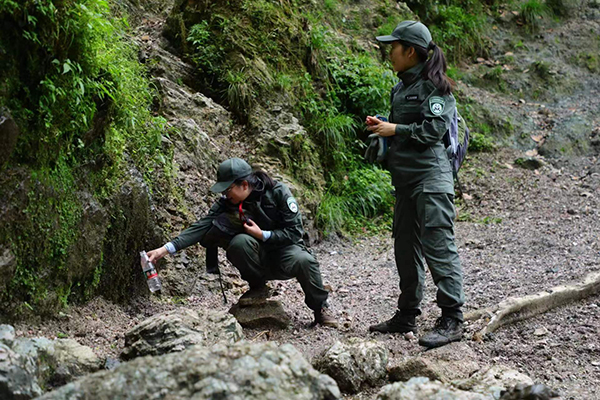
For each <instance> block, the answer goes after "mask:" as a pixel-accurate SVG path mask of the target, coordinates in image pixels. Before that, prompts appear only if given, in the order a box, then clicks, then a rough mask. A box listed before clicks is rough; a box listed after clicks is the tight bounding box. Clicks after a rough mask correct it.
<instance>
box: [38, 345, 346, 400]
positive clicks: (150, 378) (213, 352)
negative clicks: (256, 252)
mask: <svg viewBox="0 0 600 400" xmlns="http://www.w3.org/2000/svg"><path fill="white" fill-rule="evenodd" d="M124 382H127V384H126V385H124V384H123V383H124ZM159 393H161V394H165V395H166V394H168V397H169V398H170V399H191V398H194V399H216V398H221V399H247V400H263V399H307V400H308V399H315V400H319V399H323V400H330V399H337V398H339V397H340V392H339V389H338V387H337V385H336V383H335V381H334V380H333V379H331V378H330V377H328V376H327V375H324V374H321V373H319V372H318V371H316V370H315V369H314V368H313V367H312V366H311V365H310V364H309V363H308V362H307V361H306V360H305V359H304V357H303V356H302V354H300V352H298V350H296V348H294V347H293V346H292V345H289V344H284V345H282V346H277V345H276V344H275V343H272V342H271V343H245V342H240V343H235V344H228V345H226V344H217V345H215V346H213V347H212V348H207V347H203V346H193V347H191V348H189V349H187V350H184V351H182V352H180V353H176V354H165V355H162V356H148V357H143V358H137V359H135V360H132V361H130V362H127V363H123V364H121V365H119V366H118V367H117V368H115V369H114V370H112V371H101V372H97V373H95V374H92V375H89V376H87V377H85V378H82V379H80V380H78V381H76V382H73V383H70V384H68V385H66V386H63V387H62V388H59V389H57V390H55V391H53V392H50V393H47V394H46V395H44V396H42V397H41V399H44V400H50V399H53V400H62V399H72V398H75V397H78V398H90V399H91V398H93V399H95V400H104V399H106V400H109V399H116V398H119V399H128V400H136V399H140V400H142V399H148V398H154V397H156V396H157V395H159Z"/></svg>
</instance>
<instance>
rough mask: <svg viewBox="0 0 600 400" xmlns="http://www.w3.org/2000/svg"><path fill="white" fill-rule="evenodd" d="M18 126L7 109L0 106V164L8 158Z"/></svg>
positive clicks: (15, 139) (17, 134) (17, 135)
mask: <svg viewBox="0 0 600 400" xmlns="http://www.w3.org/2000/svg"><path fill="white" fill-rule="evenodd" d="M18 137H19V128H18V127H17V124H16V123H15V121H14V120H13V119H12V117H11V116H10V114H9V112H8V110H6V109H4V108H0V166H2V165H3V164H4V163H5V162H7V161H8V159H9V158H10V155H11V153H12V152H13V150H14V149H15V146H16V144H17V138H18Z"/></svg>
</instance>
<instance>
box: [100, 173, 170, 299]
mask: <svg viewBox="0 0 600 400" xmlns="http://www.w3.org/2000/svg"><path fill="white" fill-rule="evenodd" d="M106 209H107V215H108V216H109V217H108V218H107V220H108V229H107V231H106V234H105V237H106V240H105V242H104V248H103V264H102V268H103V271H102V272H103V274H102V278H101V280H100V285H99V292H101V293H102V295H103V296H104V297H105V298H107V299H108V300H113V301H123V300H126V299H128V298H131V297H132V296H135V295H140V294H147V293H148V287H147V285H146V282H145V279H144V276H143V274H142V273H141V268H140V258H139V253H138V251H139V250H140V249H144V248H156V247H158V246H160V245H162V244H164V237H163V235H162V233H161V232H160V229H158V228H157V226H156V222H155V219H154V217H153V212H154V209H153V206H152V199H151V196H150V192H149V189H148V186H147V185H146V183H145V182H144V179H143V177H142V174H141V173H140V172H139V171H138V170H137V169H135V168H130V169H129V170H128V171H126V172H125V177H124V179H123V182H122V183H121V187H120V189H119V191H117V192H116V193H115V194H114V195H113V196H112V197H111V198H110V200H109V205H108V206H107V207H106ZM157 269H158V273H159V275H160V273H161V269H160V266H159V267H158V268H157ZM163 290H165V285H163ZM166 290H167V291H168V288H166Z"/></svg>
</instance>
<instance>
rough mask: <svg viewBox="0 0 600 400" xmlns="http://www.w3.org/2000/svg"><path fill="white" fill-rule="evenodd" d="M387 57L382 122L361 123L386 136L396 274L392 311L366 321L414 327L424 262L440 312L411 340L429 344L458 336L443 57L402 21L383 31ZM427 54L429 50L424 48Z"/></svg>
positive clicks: (449, 100)
mask: <svg viewBox="0 0 600 400" xmlns="http://www.w3.org/2000/svg"><path fill="white" fill-rule="evenodd" d="M377 40H378V41H379V42H381V43H387V44H391V49H390V59H391V62H392V66H393V68H394V71H395V72H397V73H398V77H399V78H400V82H399V83H398V85H396V86H395V87H394V89H393V90H392V107H391V114H390V118H389V120H390V122H383V121H380V120H379V119H377V118H375V117H370V116H369V117H367V120H366V124H367V129H368V130H370V131H372V132H374V133H376V134H378V135H380V136H383V137H388V138H389V141H390V148H389V150H388V152H387V154H386V159H385V161H386V163H387V168H388V169H389V171H390V172H391V175H392V184H393V185H394V187H395V188H396V205H395V208H394V225H393V237H394V253H395V256H396V266H397V268H398V273H399V275H400V291H401V293H400V298H399V299H398V310H397V311H396V314H395V315H394V316H393V317H392V318H391V319H390V320H387V321H385V322H382V323H380V324H377V325H373V326H371V327H370V330H371V331H377V332H400V333H405V332H409V331H412V332H415V331H416V323H415V317H416V316H418V315H420V314H421V310H420V309H419V305H420V303H421V300H422V299H423V283H424V282H423V281H424V279H425V264H424V261H425V260H426V261H427V265H428V266H429V269H430V271H431V275H432V277H433V281H434V282H435V284H436V286H437V305H438V306H439V307H440V308H441V310H442V316H441V317H440V318H439V319H438V320H437V321H436V323H435V326H434V328H433V330H432V331H431V332H430V333H428V334H427V335H425V336H424V337H421V339H420V340H419V344H421V345H422V346H426V347H429V348H432V347H438V346H443V345H445V344H447V343H450V342H454V341H459V340H460V339H461V338H462V334H463V326H462V325H463V314H462V311H461V306H462V305H463V303H464V293H463V288H462V282H463V280H462V269H461V265H460V260H459V257H458V252H457V248H456V244H455V242H454V218H455V216H456V212H455V209H454V181H453V176H452V170H451V165H450V161H449V159H448V156H447V154H446V148H445V146H444V144H443V141H442V138H443V136H444V134H445V133H446V131H447V130H448V129H449V127H450V122H451V120H452V118H453V114H454V111H455V107H456V103H455V100H454V97H453V96H452V85H453V83H454V82H452V81H451V80H450V79H449V78H448V77H447V76H446V59H445V58H444V54H443V53H442V50H441V49H440V48H439V47H437V45H436V44H435V43H434V42H433V41H432V38H431V33H430V32H429V29H427V27H426V26H425V25H423V24H422V23H420V22H416V21H403V22H401V23H400V24H398V26H397V27H396V28H395V29H394V31H393V32H392V34H391V35H388V36H379V37H377ZM430 53H431V54H430Z"/></svg>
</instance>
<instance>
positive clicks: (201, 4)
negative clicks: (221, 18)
mask: <svg viewBox="0 0 600 400" xmlns="http://www.w3.org/2000/svg"><path fill="white" fill-rule="evenodd" d="M210 4H211V2H210V1H203V0H175V2H174V4H173V8H172V9H171V13H170V14H169V16H168V17H167V20H166V21H165V25H164V28H163V35H164V36H165V37H166V38H167V39H169V41H170V42H171V44H172V45H173V46H175V47H176V48H177V49H178V50H180V51H181V50H182V51H184V52H187V51H188V50H189V49H188V43H187V37H188V32H189V29H190V28H191V27H192V26H193V25H195V24H199V23H200V22H202V21H203V20H205V19H206V12H207V10H208V8H209V7H210Z"/></svg>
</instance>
